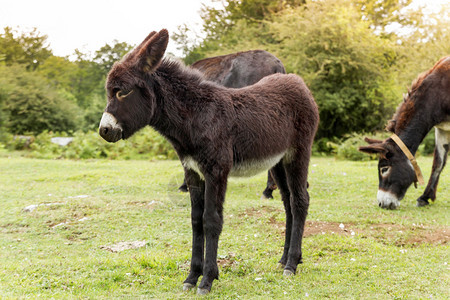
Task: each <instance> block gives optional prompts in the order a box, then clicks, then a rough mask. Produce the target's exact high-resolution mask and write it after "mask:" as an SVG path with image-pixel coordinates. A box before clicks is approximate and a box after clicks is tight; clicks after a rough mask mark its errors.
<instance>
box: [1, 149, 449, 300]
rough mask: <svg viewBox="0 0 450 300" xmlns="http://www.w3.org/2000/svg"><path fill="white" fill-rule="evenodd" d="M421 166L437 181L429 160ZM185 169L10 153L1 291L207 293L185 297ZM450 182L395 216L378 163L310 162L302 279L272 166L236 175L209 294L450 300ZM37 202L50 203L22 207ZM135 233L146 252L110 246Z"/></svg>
mask: <svg viewBox="0 0 450 300" xmlns="http://www.w3.org/2000/svg"><path fill="white" fill-rule="evenodd" d="M419 164H420V165H421V168H422V171H423V173H424V176H425V177H426V178H428V176H429V174H430V169H431V158H430V157H421V158H419ZM182 177H183V176H182V169H181V166H180V163H179V162H177V161H151V162H148V161H107V160H91V161H69V160H37V159H26V158H21V157H17V156H14V155H13V156H12V157H8V156H7V155H6V154H3V155H2V157H1V158H0V208H1V209H0V232H1V238H0V265H1V268H0V298H1V299H10V298H12V299H16V298H31V299H48V298H55V299H78V298H87V299H111V298H130V299H136V298H144V299H146V298H149V299H181V298H183V299H184V298H197V296H196V295H195V291H191V292H188V293H184V292H183V291H182V282H183V280H184V279H185V277H186V276H187V274H188V269H189V260H190V248H191V228H190V204H189V198H188V196H187V195H186V194H181V193H178V192H176V188H177V186H178V185H179V184H181V181H182ZM449 177H450V172H449V171H448V169H446V170H444V172H443V174H442V177H441V183H440V186H439V190H438V199H437V201H436V203H433V204H432V205H430V206H428V207H425V208H417V207H415V201H416V198H417V197H418V196H419V195H420V194H421V192H422V191H423V189H424V187H419V189H417V190H415V189H414V188H411V189H410V190H409V191H408V193H407V195H406V198H405V199H404V200H403V201H402V205H401V206H400V209H398V210H395V211H388V210H382V209H380V208H378V206H377V204H376V190H377V176H376V162H348V161H335V160H334V159H332V158H313V160H312V162H311V166H310V177H309V183H310V189H309V191H310V196H311V205H310V209H309V215H308V221H307V222H308V223H307V229H306V233H305V238H304V240H303V257H304V259H303V260H304V263H303V264H302V265H300V266H299V268H298V274H297V275H296V276H294V277H291V278H285V277H283V276H282V270H280V269H277V261H278V260H279V259H280V257H281V253H282V247H283V231H284V220H285V217H284V211H283V209H282V204H281V201H280V199H279V198H280V197H279V194H278V192H276V193H275V198H276V199H275V200H260V193H261V191H262V189H263V188H264V184H265V175H264V174H261V175H259V176H257V177H253V178H250V179H239V180H237V179H230V181H229V187H228V193H227V199H226V203H225V225H224V230H223V233H222V236H221V239H220V243H219V265H220V280H218V281H215V282H214V285H213V290H212V292H211V293H210V294H209V295H208V296H206V297H204V298H205V299H209V298H211V299H236V298H243V299H270V298H273V299H300V298H301V299H324V298H331V299H336V298H341V299H375V298H377V299H428V298H433V299H448V298H449V297H450V294H449V292H448V290H449V289H448V287H449V286H450V280H449V265H448V262H449V253H450V252H449V248H448V240H449V232H450V226H449V218H448V216H449V209H448V208H449V200H450V199H449V196H448V195H449V191H450V180H449V179H450V178H449ZM77 196H78V197H77ZM80 196H82V197H80ZM32 204H52V205H41V206H38V207H37V208H36V209H35V210H33V211H32V212H24V211H23V209H24V208H25V207H27V206H29V205H32ZM341 223H342V224H344V226H345V228H344V229H345V231H344V230H342V229H341V228H339V225H340V224H341ZM55 225H57V226H55ZM352 232H354V234H353V235H352ZM135 240H146V242H147V244H146V247H144V248H139V249H133V250H125V251H123V252H119V253H112V252H109V251H106V250H105V249H102V248H101V247H102V246H104V245H112V244H114V243H117V242H121V241H135Z"/></svg>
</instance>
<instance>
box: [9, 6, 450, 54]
mask: <svg viewBox="0 0 450 300" xmlns="http://www.w3.org/2000/svg"><path fill="white" fill-rule="evenodd" d="M449 1H450V0H414V2H415V3H420V4H425V5H426V6H428V7H429V8H432V7H433V6H434V5H435V4H437V3H445V2H447V3H448V2H449ZM202 4H206V5H207V6H211V5H213V4H214V5H215V6H216V7H220V6H221V4H220V3H217V2H215V3H212V0H126V1H124V0H77V1H64V0H0V32H2V31H3V28H4V27H6V26H10V27H13V28H16V27H17V26H19V28H20V29H19V30H20V31H27V30H31V29H32V28H33V27H36V28H37V29H38V30H39V32H40V33H41V34H45V35H47V36H48V41H49V42H50V49H52V50H53V54H54V55H58V56H66V55H71V54H73V53H74V50H75V49H77V48H78V49H79V50H81V51H82V52H84V53H87V52H91V53H92V52H94V51H96V50H99V49H100V47H102V46H104V45H105V44H106V43H111V42H112V41H113V40H118V41H119V42H127V43H128V44H133V45H136V44H139V43H140V42H141V41H142V40H143V39H144V38H145V37H146V36H147V34H148V33H149V32H151V31H153V30H156V31H158V30H160V29H162V28H167V29H168V30H169V33H173V32H175V31H177V28H178V26H179V25H182V24H187V25H188V26H189V27H191V28H195V29H197V32H199V31H200V29H201V24H202V23H201V18H200V15H199V11H200V8H201V7H202ZM168 51H169V52H172V53H175V54H176V55H180V52H179V51H177V50H176V45H175V43H174V42H173V41H170V42H169V46H168Z"/></svg>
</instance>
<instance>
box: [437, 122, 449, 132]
mask: <svg viewBox="0 0 450 300" xmlns="http://www.w3.org/2000/svg"><path fill="white" fill-rule="evenodd" d="M434 127H436V128H438V129H441V130H444V131H450V121H447V122H442V123H440V124H437V125H436V126H434Z"/></svg>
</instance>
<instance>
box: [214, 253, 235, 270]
mask: <svg viewBox="0 0 450 300" xmlns="http://www.w3.org/2000/svg"><path fill="white" fill-rule="evenodd" d="M217 264H218V265H219V266H220V267H222V268H230V267H233V266H234V265H236V264H237V261H236V254H234V253H231V252H230V253H228V254H227V255H225V256H219V257H218V258H217Z"/></svg>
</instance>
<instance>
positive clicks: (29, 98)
mask: <svg viewBox="0 0 450 300" xmlns="http://www.w3.org/2000/svg"><path fill="white" fill-rule="evenodd" d="M0 87H1V89H0V99H3V102H4V103H3V109H2V111H3V112H4V113H5V114H6V122H5V123H6V124H5V125H6V127H7V129H8V131H9V132H11V133H14V134H24V133H36V134H38V133H40V132H42V131H43V130H52V131H70V130H76V129H78V127H79V125H80V119H79V115H80V109H79V108H78V107H77V106H76V105H75V103H73V101H71V100H70V99H68V98H67V95H66V94H65V93H64V92H61V91H58V90H55V89H54V88H53V87H51V86H50V85H49V84H48V82H47V81H46V80H45V78H43V77H41V76H39V75H38V74H37V73H36V72H27V71H26V70H25V69H24V67H22V66H10V67H5V66H0ZM24 87H26V88H24Z"/></svg>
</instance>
